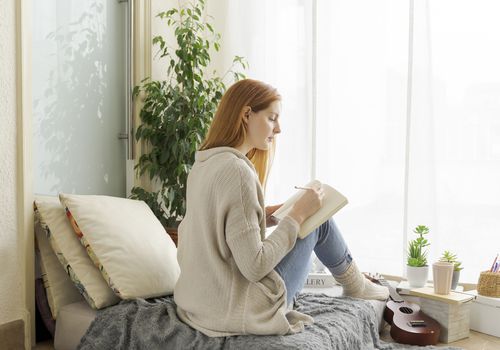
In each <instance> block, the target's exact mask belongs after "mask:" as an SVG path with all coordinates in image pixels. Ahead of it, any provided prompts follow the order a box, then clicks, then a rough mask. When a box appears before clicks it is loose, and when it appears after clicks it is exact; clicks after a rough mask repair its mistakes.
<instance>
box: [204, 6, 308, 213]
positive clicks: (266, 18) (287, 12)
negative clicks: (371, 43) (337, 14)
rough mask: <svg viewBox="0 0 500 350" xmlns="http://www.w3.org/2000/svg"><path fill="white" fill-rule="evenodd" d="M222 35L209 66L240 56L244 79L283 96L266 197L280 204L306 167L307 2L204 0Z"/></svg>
mask: <svg viewBox="0 0 500 350" xmlns="http://www.w3.org/2000/svg"><path fill="white" fill-rule="evenodd" d="M207 5H208V6H207V13H208V14H211V15H213V16H214V17H215V29H216V30H217V31H218V32H220V33H221V34H222V44H221V53H220V55H214V57H215V58H216V63H215V65H214V68H215V69H217V70H218V71H220V72H225V71H226V70H227V69H228V68H229V67H230V66H231V63H232V59H233V57H234V55H238V56H244V57H245V58H246V59H247V61H248V63H249V65H250V67H249V69H248V70H247V71H246V72H245V73H246V75H247V76H248V77H249V78H252V79H258V80H262V81H265V82H267V83H269V84H271V85H273V86H274V87H276V88H277V89H278V90H279V92H280V94H281V95H282V110H281V117H280V121H281V130H282V134H281V135H280V136H279V137H278V141H277V142H278V144H277V149H276V155H275V160H274V163H273V170H272V173H271V175H270V178H269V181H268V185H267V192H266V201H267V203H269V204H276V203H281V202H283V201H284V200H286V198H287V197H289V196H290V195H291V194H292V193H293V192H294V189H293V186H294V185H297V184H303V183H306V182H307V181H308V180H309V178H310V171H311V156H312V155H311V127H312V124H311V108H312V107H311V103H312V101H311V89H312V83H311V59H312V57H311V41H310V36H311V28H312V24H311V20H312V17H311V10H312V9H311V1H308V0H286V1H284V0H255V1H248V0H223V1H221V0H217V1H209V2H208V3H207Z"/></svg>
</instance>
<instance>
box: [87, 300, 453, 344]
mask: <svg viewBox="0 0 500 350" xmlns="http://www.w3.org/2000/svg"><path fill="white" fill-rule="evenodd" d="M207 302H209V301H207ZM294 308H295V309H297V310H298V311H300V312H303V313H306V314H308V315H311V316H312V317H313V318H314V321H315V323H314V324H313V325H311V326H306V329H305V330H304V331H303V332H301V333H297V334H292V335H286V336H254V335H244V336H231V337H220V338H210V337H207V336H206V335H204V334H203V333H201V332H199V331H196V330H194V329H193V328H191V327H189V326H187V325H186V324H184V323H183V322H182V321H180V320H179V318H178V317H177V314H176V312H175V303H174V301H173V298H172V297H163V298H156V299H150V300H143V299H136V300H129V301H122V302H121V303H120V304H118V305H115V306H112V307H108V308H106V309H104V310H101V311H98V313H97V316H96V318H95V320H94V321H93V322H92V324H91V325H90V327H89V329H88V330H87V332H86V334H85V335H84V336H83V338H82V339H81V341H80V345H79V347H78V348H79V349H81V350H89V349H300V350H303V349H314V350H323V349H339V350H340V349H349V350H355V349H363V350H365V349H438V348H437V347H432V346H428V347H417V346H408V345H402V344H397V343H387V342H384V341H382V340H380V338H379V334H378V326H377V320H376V314H375V310H374V309H373V306H372V305H371V304H370V303H369V302H366V301H364V300H360V299H353V298H348V297H335V298H334V297H330V296H327V295H323V294H311V293H304V294H300V295H299V297H298V299H297V302H296V304H295V306H294ZM439 349H448V350H452V349H458V348H454V347H439Z"/></svg>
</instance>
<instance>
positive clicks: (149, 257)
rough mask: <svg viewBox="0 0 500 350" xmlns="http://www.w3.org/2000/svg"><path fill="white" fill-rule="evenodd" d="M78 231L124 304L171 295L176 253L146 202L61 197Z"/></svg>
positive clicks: (101, 197)
mask: <svg viewBox="0 0 500 350" xmlns="http://www.w3.org/2000/svg"><path fill="white" fill-rule="evenodd" d="M59 198H60V200H61V203H62V204H63V206H65V207H66V214H67V215H68V218H70V222H71V223H72V225H73V229H74V230H75V232H76V235H77V236H78V238H79V239H80V241H81V243H82V245H83V246H84V247H85V248H86V249H87V252H88V255H89V256H90V258H91V259H92V261H93V262H94V264H95V265H96V266H99V270H100V271H101V273H102V275H103V276H104V279H105V280H106V282H107V283H108V285H109V286H110V287H111V288H112V289H113V291H114V292H115V293H116V295H118V296H120V297H121V298H122V299H132V298H138V297H139V298H151V297H157V296H163V295H168V294H172V293H173V290H174V286H175V283H176V282H177V278H178V277H179V273H180V268H179V264H178V263H177V249H176V247H175V245H174V242H173V241H172V239H171V238H170V236H169V235H168V234H167V233H166V232H165V229H164V228H163V226H162V225H161V223H160V222H159V221H158V219H157V218H156V217H155V216H154V214H153V212H152V211H151V209H150V208H149V207H148V205H147V204H146V203H144V202H143V201H138V200H132V199H126V198H118V197H110V196H92V195H72V194H63V193H61V194H60V195H59Z"/></svg>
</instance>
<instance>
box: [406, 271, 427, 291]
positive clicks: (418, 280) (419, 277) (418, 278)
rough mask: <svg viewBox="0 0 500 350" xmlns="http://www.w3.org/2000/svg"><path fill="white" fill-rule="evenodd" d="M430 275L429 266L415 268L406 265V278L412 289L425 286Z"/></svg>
mask: <svg viewBox="0 0 500 350" xmlns="http://www.w3.org/2000/svg"><path fill="white" fill-rule="evenodd" d="M428 275H429V266H427V265H426V266H422V267H415V266H409V265H406V278H407V279H408V284H409V285H410V287H412V288H420V287H423V286H425V283H426V282H427V276H428Z"/></svg>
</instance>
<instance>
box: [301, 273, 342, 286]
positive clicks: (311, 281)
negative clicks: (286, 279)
mask: <svg viewBox="0 0 500 350" xmlns="http://www.w3.org/2000/svg"><path fill="white" fill-rule="evenodd" d="M335 284H337V283H336V281H335V278H334V277H333V276H332V274H331V273H319V272H318V273H313V272H310V273H309V275H308V276H307V279H306V282H305V283H304V287H306V288H330V287H333V286H334V285H335Z"/></svg>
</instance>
